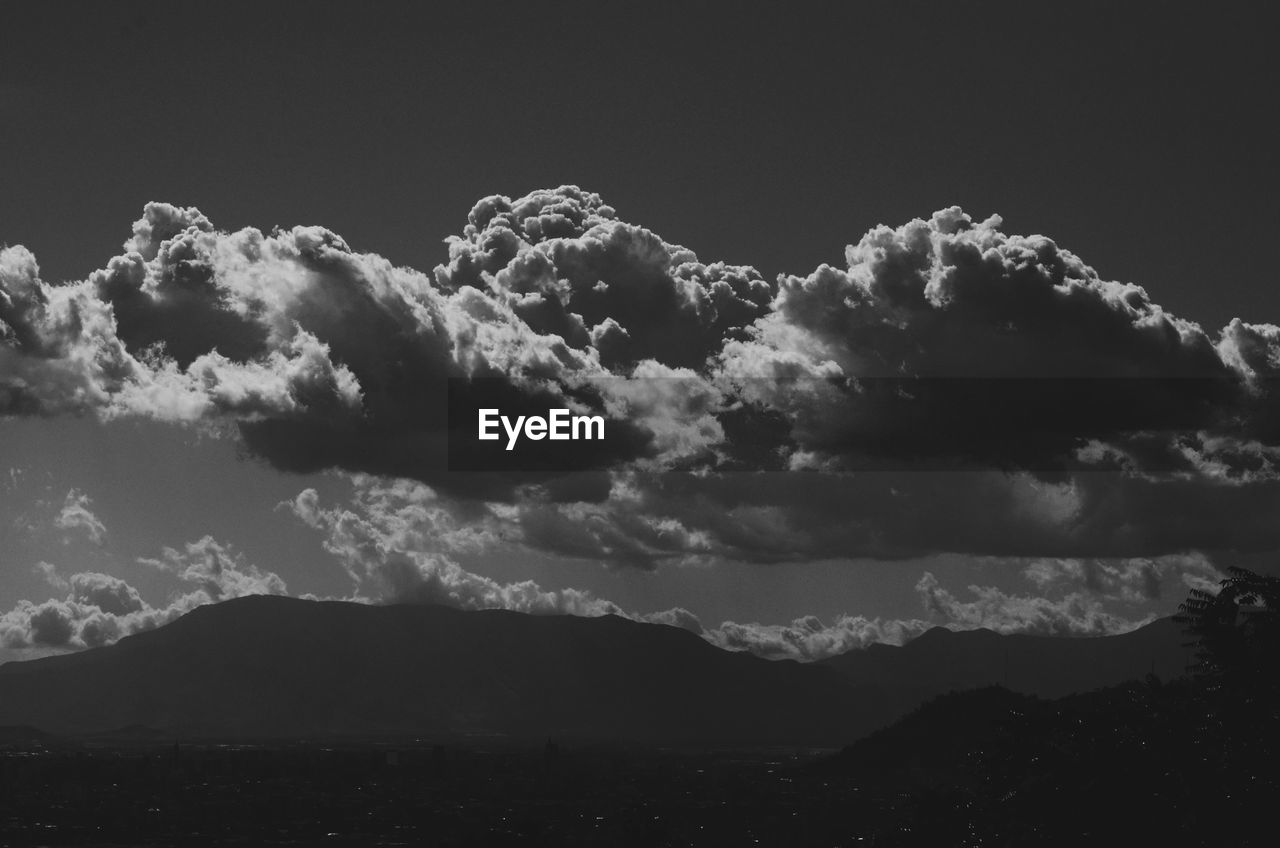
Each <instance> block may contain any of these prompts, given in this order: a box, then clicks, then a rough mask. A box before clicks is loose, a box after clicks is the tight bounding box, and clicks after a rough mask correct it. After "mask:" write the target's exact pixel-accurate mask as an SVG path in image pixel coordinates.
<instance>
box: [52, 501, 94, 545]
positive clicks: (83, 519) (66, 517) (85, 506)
mask: <svg viewBox="0 0 1280 848" xmlns="http://www.w3.org/2000/svg"><path fill="white" fill-rule="evenodd" d="M92 503H93V502H92V501H91V500H90V498H89V496H88V495H86V494H84V493H83V492H80V491H79V490H77V489H72V490H70V491H69V492H67V498H66V501H65V502H64V503H63V505H62V509H61V511H59V512H58V515H57V517H56V518H55V519H54V520H53V523H54V526H55V527H57V528H59V529H60V530H64V531H66V533H67V536H68V537H70V536H71V535H72V534H73V533H82V534H84V536H85V537H86V538H87V539H88V540H89V541H90V542H92V543H93V544H95V545H101V544H102V542H103V541H104V540H105V539H106V536H107V528H106V525H104V524H103V523H102V521H101V520H100V519H99V518H98V516H96V515H94V514H93V511H92V510H91V509H90V508H89V507H90V506H91V505H92Z"/></svg>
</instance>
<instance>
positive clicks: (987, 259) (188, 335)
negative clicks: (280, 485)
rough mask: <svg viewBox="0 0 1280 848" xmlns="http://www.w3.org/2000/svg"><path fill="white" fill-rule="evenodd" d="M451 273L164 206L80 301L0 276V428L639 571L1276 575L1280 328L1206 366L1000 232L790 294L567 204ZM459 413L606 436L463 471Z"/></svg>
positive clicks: (1050, 250) (493, 237)
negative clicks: (219, 465)
mask: <svg viewBox="0 0 1280 848" xmlns="http://www.w3.org/2000/svg"><path fill="white" fill-rule="evenodd" d="M446 250H447V256H446V257H444V258H445V261H444V262H442V264H440V265H438V266H437V267H435V268H434V269H433V270H432V272H431V273H422V272H419V271H415V270H413V269H410V268H404V267H400V266H396V265H395V264H393V263H392V262H391V261H389V260H387V259H386V258H383V257H380V256H377V255H375V254H369V253H360V252H358V251H356V250H353V249H352V247H350V246H349V245H348V244H347V243H346V242H345V241H344V240H343V239H342V238H341V237H340V236H339V235H338V234H336V233H333V232H331V231H329V230H327V229H325V228H323V227H316V226H298V227H293V228H290V229H278V230H275V231H273V232H270V233H264V232H262V231H260V230H257V229H253V228H246V229H243V230H240V231H237V232H226V231H223V230H220V229H218V228H217V227H216V226H215V225H214V223H213V222H211V221H210V220H209V219H208V218H207V217H206V216H204V215H203V214H201V213H200V212H199V211H198V210H197V209H194V208H182V207H176V206H171V205H168V204H164V203H151V204H148V205H147V206H146V207H145V209H144V210H143V215H142V217H141V219H140V220H139V221H138V222H136V223H135V224H134V226H133V230H132V234H131V235H130V237H129V238H128V239H127V240H126V241H125V242H124V244H123V246H122V253H121V254H120V255H118V256H116V257H114V258H112V259H110V260H109V261H108V262H107V263H106V265H105V267H103V268H102V269H100V270H98V271H96V272H94V273H93V274H91V275H90V276H89V277H88V278H87V279H85V280H83V281H79V282H75V283H71V284H68V285H51V284H48V283H46V282H44V281H42V280H41V279H40V276H39V267H38V265H37V263H36V260H35V257H33V256H32V255H31V254H30V252H29V251H27V250H26V249H25V248H22V247H20V246H15V247H9V248H5V249H4V250H3V251H0V414H10V415H15V414H26V415H51V414H60V413H72V412H78V413H94V414H97V415H99V416H103V417H112V416H123V415H137V416H146V417H150V418H155V419H158V420H163V421H170V422H174V423H176V424H186V425H192V426H200V427H205V428H209V429H211V430H212V431H214V432H217V433H220V434H231V435H234V437H236V438H238V439H240V440H241V441H242V443H243V444H244V445H245V447H246V448H247V450H248V452H249V453H251V454H254V455H257V456H259V457H262V458H265V459H266V460H267V461H269V462H270V463H272V464H273V465H274V466H276V467H277V468H280V469H284V470H289V471H305V472H311V471H318V470H322V469H341V470H344V471H347V472H352V473H363V474H370V475H374V476H378V477H382V478H386V479H388V480H391V479H409V480H414V481H417V482H420V483H423V484H426V485H427V486H428V487H429V488H430V489H431V491H432V492H434V493H436V495H438V496H439V497H440V498H441V499H444V500H453V501H457V502H458V503H457V504H456V505H453V506H449V507H448V509H449V510H454V511H455V512H456V514H457V515H458V516H460V517H461V518H460V520H462V521H463V522H464V523H466V522H470V521H473V520H479V521H481V522H482V523H483V524H484V527H485V528H486V530H485V532H486V533H488V534H489V535H490V536H491V537H492V538H498V539H502V540H505V542H504V543H505V544H512V545H523V546H526V547H528V548H532V549H536V550H542V551H551V552H556V553H560V554H563V555H568V556H581V557H597V558H600V559H603V560H606V561H609V562H613V563H619V564H628V565H635V566H639V567H645V568H651V567H654V566H655V565H656V564H658V563H660V562H663V561H668V560H674V561H684V560H688V559H690V558H721V559H734V558H737V559H751V560H757V561H779V562H781V561H790V560H805V559H813V558H817V557H826V556H834V555H843V556H874V557H885V558H892V557H907V556H918V555H921V554H926V553H931V552H939V551H949V552H957V553H974V554H981V555H998V556H1047V557H1066V558H1071V557H1076V558H1089V557H1103V558H1106V557H1158V556H1164V555H1170V554H1176V553H1179V552H1182V551H1186V550H1190V549H1197V550H1209V551H1214V550H1225V549H1234V550H1265V549H1274V548H1276V547H1280V528H1277V526H1276V524H1275V522H1274V521H1272V520H1271V516H1272V515H1273V514H1274V512H1275V509H1277V508H1280V474H1277V469H1280V395H1277V393H1276V390H1275V386H1276V378H1277V377H1278V376H1280V374H1278V373H1277V372H1278V371H1280V328H1277V327H1275V326H1273V325H1270V324H1258V323H1248V322H1245V321H1242V320H1236V321H1233V322H1231V323H1230V324H1229V325H1228V326H1227V327H1225V328H1223V329H1222V330H1221V331H1220V332H1218V333H1217V334H1216V335H1215V334H1211V333H1209V332H1206V331H1205V330H1203V329H1202V328H1201V327H1199V326H1198V325H1197V324H1195V323H1193V322H1191V321H1188V320H1186V319H1184V318H1180V317H1178V316H1176V315H1173V314H1171V313H1169V312H1168V311H1166V310H1165V309H1163V308H1162V307H1161V306H1160V305H1159V304H1158V302H1156V301H1155V300H1154V299H1153V298H1152V297H1151V295H1150V294H1149V293H1148V291H1147V290H1146V289H1144V288H1142V287H1139V286H1137V285H1134V284H1131V283H1122V282H1116V281H1109V280H1106V279H1104V278H1102V277H1101V276H1100V275H1099V274H1098V273H1097V272H1096V271H1095V270H1094V269H1093V268H1092V267H1091V266H1089V265H1088V264H1087V263H1086V262H1085V261H1084V260H1083V259H1082V258H1080V257H1078V256H1077V255H1075V254H1074V253H1072V252H1071V251H1069V250H1067V249H1065V248H1064V247H1061V246H1059V245H1058V244H1057V243H1055V242H1054V241H1053V240H1051V239H1049V238H1047V237H1044V236H1039V235H1030V236H1022V235H1016V234H1009V233H1006V232H1005V231H1004V229H1003V223H1002V221H1001V220H1000V219H999V218H998V217H997V216H992V217H989V218H986V219H975V218H973V217H971V216H969V215H967V214H965V213H964V212H963V211H962V210H960V209H958V208H955V207H953V208H948V209H944V210H941V211H939V212H936V213H935V214H933V215H931V216H929V217H928V218H927V219H917V220H913V221H910V222H907V223H906V224H903V225H901V226H897V227H890V226H879V227H876V228H874V229H872V230H871V231H870V232H868V233H866V234H865V235H864V236H862V238H861V239H859V240H858V241H857V243H856V244H853V245H850V246H849V247H848V248H847V250H846V254H845V262H844V267H840V268H836V267H831V266H828V265H822V266H820V267H818V268H816V269H814V270H813V271H811V272H810V273H807V274H804V275H784V276H782V277H781V278H780V279H779V280H778V282H777V283H776V284H775V283H772V282H769V281H765V280H763V279H762V278H761V277H760V275H759V274H758V273H757V272H756V271H755V270H754V269H751V268H750V267H747V266H740V265H731V264H727V263H724V262H704V261H702V260H700V259H698V258H697V257H696V255H695V254H694V253H693V252H691V251H690V250H688V249H687V248H685V247H683V246H681V245H679V244H677V243H675V242H672V241H669V240H667V239H665V238H663V237H661V236H659V235H657V234H656V233H654V232H653V231H651V230H649V229H646V228H644V227H641V226H638V225H635V224H631V223H628V222H626V221H624V220H622V219H621V218H620V217H619V215H618V212H617V211H616V210H615V209H613V208H612V207H611V206H609V205H608V204H607V203H605V202H604V200H603V199H602V198H600V197H599V196H598V195H595V194H592V193H590V192H586V191H583V190H581V189H579V188H576V187H573V186H562V187H560V188H557V189H553V190H539V191H534V192H531V193H530V194H528V195H525V196H523V197H517V198H514V199H512V198H509V197H505V196H497V195H495V196H491V197H487V198H484V199H482V200H481V201H480V202H479V203H477V204H476V205H475V206H474V208H473V209H472V210H471V212H470V213H469V215H468V216H467V221H466V223H465V225H464V226H463V228H462V232H461V233H460V234H459V235H457V236H455V237H452V238H450V239H449V240H448V245H447V248H446ZM451 380H452V381H453V383H454V384H455V385H461V386H462V388H461V390H460V391H461V392H462V394H461V396H460V400H459V402H460V403H465V402H466V401H468V400H470V401H474V400H476V399H477V398H480V397H485V398H493V397H498V398H501V399H503V404H502V405H503V406H504V407H510V408H512V409H517V410H529V409H542V410H545V409H546V408H547V407H548V406H549V405H565V406H569V407H572V408H574V409H575V410H579V411H590V412H592V413H599V414H603V415H605V416H606V417H608V418H609V422H610V428H611V430H610V432H612V433H615V434H617V435H615V436H614V437H612V438H610V439H607V440H606V441H605V442H604V443H602V444H600V445H595V446H593V450H592V452H591V453H590V454H589V455H585V454H584V455H583V456H582V457H581V459H582V462H583V463H584V465H583V466H582V469H581V470H578V471H574V472H570V471H569V470H568V469H567V468H566V469H559V468H551V469H547V468H542V469H538V470H528V469H525V470H523V471H515V470H510V471H503V472H499V473H493V472H479V471H475V472H469V471H457V470H455V471H450V470H449V465H450V449H449V444H450V438H451V430H450V427H451V426H452V424H451V422H450V421H449V416H448V414H447V413H448V408H449V407H450V403H449V402H446V401H445V400H444V399H446V398H449V397H450V396H449V395H448V393H447V391H446V389H445V386H446V385H448V384H449V381H451ZM454 434H455V435H456V433H454ZM581 453H582V452H581V451H578V450H576V449H575V452H574V454H573V455H574V456H577V455H578V454H581ZM464 503H465V504H466V505H464ZM497 503H505V504H508V505H510V506H511V507H512V508H511V509H510V510H508V511H506V512H501V511H498V510H496V508H495V507H494V506H493V505H494V504H497ZM455 507H456V508H455ZM993 516H994V517H995V518H994V519H993ZM348 523H350V522H348ZM442 555H444V556H449V553H448V551H444V552H443V553H442ZM415 567H417V566H415ZM439 568H440V569H442V571H441V572H440V573H444V571H447V568H446V566H444V565H440V566H439ZM404 570H405V573H406V574H412V573H413V568H407V567H406V569H404ZM419 570H421V569H419ZM458 579H460V578H458ZM476 591H478V592H482V593H483V591H488V590H487V589H486V590H480V589H478V588H477V589H476Z"/></svg>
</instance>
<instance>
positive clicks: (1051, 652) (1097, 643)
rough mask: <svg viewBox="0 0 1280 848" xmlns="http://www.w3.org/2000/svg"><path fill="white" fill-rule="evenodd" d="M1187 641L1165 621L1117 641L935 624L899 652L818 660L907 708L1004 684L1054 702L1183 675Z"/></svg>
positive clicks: (888, 649)
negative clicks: (942, 696) (901, 701)
mask: <svg viewBox="0 0 1280 848" xmlns="http://www.w3.org/2000/svg"><path fill="white" fill-rule="evenodd" d="M1186 641H1187V637H1186V636H1184V635H1183V633H1182V631H1181V629H1180V628H1179V626H1178V625H1177V624H1176V623H1174V621H1173V619H1171V618H1162V619H1157V620H1156V621H1153V622H1151V623H1150V624H1147V625H1145V626H1143V627H1140V628H1138V629H1136V630H1133V631H1130V632H1128V633H1123V634H1120V635H1117V636H1100V637H1074V638H1068V637H1060V636H1032V635H1027V634H1010V635H1002V634H999V633H996V632H994V631H991V630H986V629H978V630H963V631H952V630H947V629H946V628H943V627H935V628H933V629H931V630H928V631H926V632H925V633H924V634H922V635H921V636H919V637H918V638H916V639H913V640H912V641H910V642H908V643H907V644H905V645H903V646H901V647H897V646H893V645H884V644H876V645H871V646H869V647H867V648H865V649H863V650H859V651H849V652H848V653H844V654H840V655H838V656H834V657H830V658H828V659H826V660H822V661H821V662H820V663H819V665H825V666H828V667H830V668H833V669H835V670H837V671H839V672H840V673H841V674H842V675H843V676H845V678H846V679H848V680H849V681H850V682H852V683H855V684H858V685H860V686H864V687H868V686H869V687H874V688H876V689H881V690H883V691H884V694H885V697H889V698H893V699H895V700H896V699H902V698H905V700H906V701H908V702H911V704H910V706H908V707H907V708H908V709H910V708H911V707H912V706H914V705H915V704H918V703H921V702H923V701H925V700H928V699H929V698H932V697H934V696H935V695H940V694H942V693H944V692H950V691H962V690H967V689H976V688H980V687H985V686H1002V687H1004V688H1005V689H1008V690H1010V691H1012V692H1018V693H1021V694H1025V695H1036V696H1038V697H1041V698H1059V697H1062V696H1064V695H1069V694H1072V693H1074V692H1088V691H1090V690H1093V689H1101V688H1104V687H1108V686H1115V685H1117V684H1120V683H1124V682H1125V681H1129V680H1140V679H1142V678H1144V677H1146V676H1147V675H1148V674H1155V675H1156V676H1157V677H1160V678H1162V679H1165V680H1170V679H1173V678H1175V677H1180V676H1182V675H1183V674H1184V673H1185V672H1186V670H1187V669H1188V668H1189V666H1190V664H1191V662H1192V654H1193V651H1192V649H1191V648H1189V647H1187V646H1186V645H1185V644H1184V643H1185V642H1186Z"/></svg>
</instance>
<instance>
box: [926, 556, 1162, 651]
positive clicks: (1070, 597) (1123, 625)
mask: <svg viewBox="0 0 1280 848" xmlns="http://www.w3.org/2000/svg"><path fill="white" fill-rule="evenodd" d="M916 591H917V592H918V593H919V594H920V598H921V601H922V602H923V603H924V607H925V610H926V611H927V612H928V613H929V614H930V615H931V616H932V617H933V618H934V619H935V620H937V621H938V622H939V623H941V624H944V625H946V626H948V627H952V628H955V629H961V630H971V629H974V628H978V627H985V628H987V629H988V630H994V631H996V632H997V633H1030V634H1034V635H1038V636H1110V635H1114V634H1117V633H1126V632H1128V631H1130V630H1133V629H1135V628H1138V627H1141V626H1142V625H1143V624H1146V623H1148V622H1150V621H1151V620H1152V619H1153V617H1154V616H1145V617H1143V618H1140V619H1137V620H1134V619H1128V618H1124V617H1123V616H1119V615H1115V614H1113V613H1110V612H1108V611H1107V610H1106V609H1104V606H1103V603H1102V601H1101V599H1099V598H1097V597H1094V596H1092V595H1090V594H1089V593H1086V592H1071V593H1068V594H1066V595H1064V596H1063V597H1061V598H1058V599H1056V600H1054V599H1050V598H1047V597H1044V596H1041V595H1013V594H1009V593H1006V592H1002V591H1001V590H999V589H997V588H995V587H994V586H970V587H969V593H970V595H972V596H973V597H972V599H971V600H967V601H966V600H961V599H959V598H957V597H956V596H955V595H954V594H953V593H952V592H950V591H948V590H947V589H944V588H943V587H942V585H941V584H940V583H939V582H938V578H936V577H934V576H933V574H932V573H930V572H927V571H926V572H925V573H924V576H922V577H921V578H920V582H919V583H917V584H916Z"/></svg>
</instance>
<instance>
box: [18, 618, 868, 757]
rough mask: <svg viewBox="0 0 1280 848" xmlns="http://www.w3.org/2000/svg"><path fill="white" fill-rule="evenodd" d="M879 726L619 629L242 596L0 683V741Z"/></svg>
mask: <svg viewBox="0 0 1280 848" xmlns="http://www.w3.org/2000/svg"><path fill="white" fill-rule="evenodd" d="M863 700H864V701H865V699H863ZM882 718H883V716H882V715H880V714H877V711H876V710H875V708H874V707H872V706H867V705H864V704H860V703H859V699H858V698H857V697H856V687H854V686H851V685H849V684H848V682H847V681H844V680H843V679H842V678H841V677H840V675H839V674H838V673H837V672H835V671H834V670H833V669H829V668H821V667H818V666H812V665H802V664H800V663H797V662H790V661H788V662H770V661H768V660H763V659H760V658H758V657H755V656H751V655H748V654H742V653H731V652H727V651H723V650H720V649H718V648H715V647H713V646H712V645H710V644H709V643H707V642H706V641H705V640H703V639H701V638H699V637H698V636H696V635H694V634H693V633H690V632H688V631H685V630H681V629H679V628H675V627H668V626H663V625H653V624H641V623H637V622H634V621H630V620H627V619H624V618H620V617H617V616H604V617H600V618H584V617H577V616H563V615H551V616H533V615H525V614H521V613H515V612H506V611H501V610H485V611H472V612H464V611H459V610H455V609H450V608H447V607H440V606H370V605H365V604H355V603H342V602H329V601H325V602H319V601H306V600H298V599H292V598H283V597H269V596H255V597H247V598H240V599H236V600H231V601H226V602H224V603H221V604H215V605H209V606H205V607H201V608H198V609H196V610H195V611H193V612H191V613H189V614H187V615H186V616H183V617H182V618H180V619H178V620H177V621H175V622H173V623H171V624H169V625H167V626H165V627H161V628H158V629H156V630H153V631H149V632H145V633H139V634H136V635H133V636H130V637H127V638H125V639H122V640H120V642H118V643H117V644H115V645H111V646H108V647H103V648H97V649H94V650H88V651H83V652H80V653H76V654H68V655H63V656H57V657H46V658H43V659H38V660H32V661H28V662H20V663H9V664H6V665H4V666H0V725H5V724H11V725H19V724H30V725H33V726H37V727H40V728H41V729H43V730H46V731H51V732H55V733H70V734H82V735H83V734H89V733H100V732H103V731H107V730H111V729H114V728H120V727H129V726H143V727H148V728H155V729H158V730H163V731H167V732H169V733H172V734H175V735H181V736H186V737H205V738H264V737H276V738H279V737H306V736H335V735H352V736H394V737H404V736H430V735H442V734H465V735H485V734H500V735H505V736H516V737H525V738H529V739H542V738H545V737H547V736H555V737H560V738H583V739H598V740H626V741H671V742H704V741H714V742H721V743H729V742H734V743H736V742H765V743H769V742H784V741H785V742H795V741H798V742H802V743H815V744H819V743H826V744H834V743H837V742H840V741H844V740H847V739H848V732H849V731H848V728H849V727H851V726H852V727H854V728H858V727H869V726H870V725H872V724H875V723H877V722H879V721H880V720H881V719H882Z"/></svg>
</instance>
